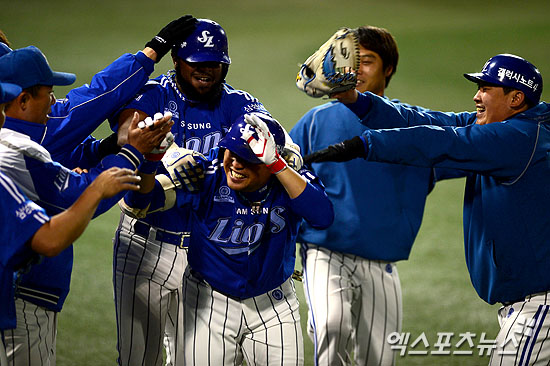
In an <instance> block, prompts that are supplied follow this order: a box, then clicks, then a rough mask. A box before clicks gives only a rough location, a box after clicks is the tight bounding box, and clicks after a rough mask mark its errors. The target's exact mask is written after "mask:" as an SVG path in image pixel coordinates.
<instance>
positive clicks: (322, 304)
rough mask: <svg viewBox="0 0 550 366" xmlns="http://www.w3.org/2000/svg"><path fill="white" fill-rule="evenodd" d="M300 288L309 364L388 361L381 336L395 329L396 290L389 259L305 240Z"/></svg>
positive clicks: (399, 300) (397, 313)
mask: <svg viewBox="0 0 550 366" xmlns="http://www.w3.org/2000/svg"><path fill="white" fill-rule="evenodd" d="M305 248H307V251H306V253H305V254H304V253H303V251H302V256H303V259H304V264H303V265H304V287H305V288H304V292H305V296H306V300H307V302H308V306H309V311H308V335H309V337H310V338H311V339H312V341H313V344H314V348H315V356H314V358H315V365H323V366H324V365H326V366H336V365H352V364H353V365H381V366H382V365H384V366H385V365H393V364H394V363H395V353H394V351H393V350H391V349H390V345H389V344H388V343H387V341H386V339H387V337H388V335H389V334H391V333H392V332H400V331H401V324H402V319H403V315H402V314H403V310H402V294H401V284H400V282H399V276H398V274H397V268H396V266H395V264H393V263H388V262H383V261H371V260H367V259H364V258H361V257H358V256H354V255H347V254H342V253H338V252H334V251H331V250H329V249H326V248H322V247H318V246H316V245H312V244H307V245H306V246H305Z"/></svg>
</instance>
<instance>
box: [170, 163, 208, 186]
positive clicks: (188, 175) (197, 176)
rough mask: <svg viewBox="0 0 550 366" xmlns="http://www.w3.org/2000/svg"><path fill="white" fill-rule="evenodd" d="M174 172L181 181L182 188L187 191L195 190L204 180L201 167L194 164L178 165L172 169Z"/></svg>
mask: <svg viewBox="0 0 550 366" xmlns="http://www.w3.org/2000/svg"><path fill="white" fill-rule="evenodd" d="M174 174H175V175H176V177H177V179H178V180H179V182H180V183H181V186H182V188H184V189H186V190H187V191H188V192H197V191H198V190H199V189H200V186H201V183H202V181H203V180H204V173H203V171H202V168H200V167H198V166H196V165H195V166H193V165H191V164H187V166H186V165H180V166H178V167H177V168H176V169H175V170H174Z"/></svg>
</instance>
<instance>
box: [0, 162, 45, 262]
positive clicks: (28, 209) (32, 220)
mask: <svg viewBox="0 0 550 366" xmlns="http://www.w3.org/2000/svg"><path fill="white" fill-rule="evenodd" d="M0 207H1V210H0V216H1V217H2V225H0V238H1V239H2V243H3V246H2V256H1V258H0V259H1V264H2V266H3V267H8V266H9V265H10V263H13V261H18V260H14V259H15V257H16V256H17V254H18V253H20V252H21V251H23V250H24V247H25V243H26V242H27V241H28V240H29V239H30V238H31V237H32V236H33V235H34V233H35V232H36V231H37V230H38V229H39V228H40V227H41V226H42V225H44V224H45V223H47V222H48V221H49V220H50V218H49V217H48V215H46V212H45V211H44V209H43V208H42V207H40V206H38V205H37V204H36V203H34V202H32V201H30V200H29V199H28V198H27V197H26V196H25V195H24V194H23V193H22V192H21V191H20V190H19V188H18V187H17V185H16V184H15V183H14V182H13V181H12V180H11V179H10V178H8V177H6V176H5V175H4V174H2V173H1V172H0Z"/></svg>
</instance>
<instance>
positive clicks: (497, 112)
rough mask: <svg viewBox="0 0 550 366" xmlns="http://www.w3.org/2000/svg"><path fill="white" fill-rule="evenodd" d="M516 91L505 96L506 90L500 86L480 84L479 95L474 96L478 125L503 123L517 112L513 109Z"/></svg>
mask: <svg viewBox="0 0 550 366" xmlns="http://www.w3.org/2000/svg"><path fill="white" fill-rule="evenodd" d="M514 94H515V93H514V91H512V92H510V93H508V94H504V89H503V88H502V87H499V86H493V85H487V84H479V85H478V90H477V93H476V94H475V95H474V102H475V103H476V110H477V114H476V118H477V121H476V123H477V124H478V125H485V124H488V123H493V122H502V121H504V120H505V119H507V118H508V117H510V116H512V115H513V114H515V113H517V111H516V110H514V109H512V108H511V102H512V99H513V97H514Z"/></svg>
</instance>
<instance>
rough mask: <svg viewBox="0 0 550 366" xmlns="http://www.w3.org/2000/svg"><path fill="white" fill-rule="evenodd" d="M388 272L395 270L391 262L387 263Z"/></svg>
mask: <svg viewBox="0 0 550 366" xmlns="http://www.w3.org/2000/svg"><path fill="white" fill-rule="evenodd" d="M386 272H388V273H392V272H393V268H392V266H391V264H389V263H388V264H386Z"/></svg>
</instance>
